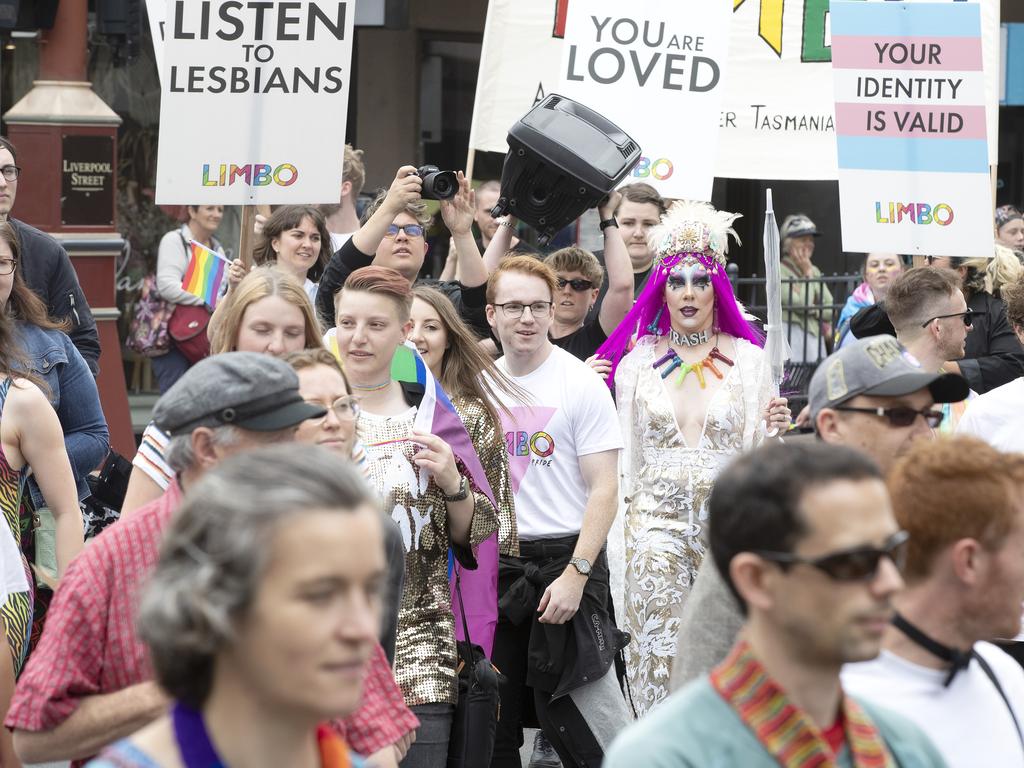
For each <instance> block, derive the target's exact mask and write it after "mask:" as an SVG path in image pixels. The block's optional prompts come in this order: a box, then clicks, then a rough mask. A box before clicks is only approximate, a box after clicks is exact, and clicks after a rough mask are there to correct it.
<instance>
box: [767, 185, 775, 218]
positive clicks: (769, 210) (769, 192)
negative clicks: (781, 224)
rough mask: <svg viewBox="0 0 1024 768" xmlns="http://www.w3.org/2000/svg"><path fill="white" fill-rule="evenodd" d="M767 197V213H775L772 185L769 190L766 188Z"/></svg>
mask: <svg viewBox="0 0 1024 768" xmlns="http://www.w3.org/2000/svg"><path fill="white" fill-rule="evenodd" d="M765 197H766V202H765V205H766V213H775V211H774V210H773V209H772V190H771V187H769V188H768V189H767V190H765Z"/></svg>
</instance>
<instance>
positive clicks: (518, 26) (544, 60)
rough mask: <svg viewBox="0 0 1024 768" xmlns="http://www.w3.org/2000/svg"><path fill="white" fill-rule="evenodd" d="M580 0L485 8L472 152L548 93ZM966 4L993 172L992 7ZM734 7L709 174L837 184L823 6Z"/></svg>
mask: <svg viewBox="0 0 1024 768" xmlns="http://www.w3.org/2000/svg"><path fill="white" fill-rule="evenodd" d="M878 1H881V0H878ZM589 2H590V0H490V2H489V3H488V7H487V23H486V26H485V28H484V41H483V51H482V53H481V57H480V74H479V79H478V81H477V96H476V104H475V107H474V110H473V123H472V128H471V130H470V147H471V148H473V149H479V150H484V151H489V152H502V153H504V152H506V151H507V150H508V144H507V143H506V141H505V138H506V136H507V135H508V129H509V128H510V127H511V126H512V124H513V123H515V122H516V121H517V120H518V119H519V118H520V117H522V116H523V115H524V114H526V112H527V111H529V109H530V108H531V107H532V106H533V105H534V104H535V103H536V102H537V101H538V100H540V99H541V98H542V97H543V96H544V95H545V94H547V93H551V92H553V91H555V90H556V89H557V85H558V80H559V75H558V72H559V64H560V62H561V60H562V53H561V45H562V37H563V36H564V34H565V24H566V18H567V16H568V15H569V13H568V11H569V10H570V9H571V8H572V7H573V6H574V4H576V3H581V4H582V5H583V6H584V7H588V5H587V4H588V3H589ZM971 2H978V3H980V5H981V13H982V45H983V55H984V61H985V94H986V98H985V106H986V110H987V115H988V120H987V123H988V140H989V144H988V146H989V163H990V164H994V163H995V162H996V157H997V156H998V155H997V137H998V110H999V101H998V88H999V0H971ZM733 4H734V12H733V16H732V25H731V28H730V48H729V51H730V56H729V64H728V68H729V78H728V82H726V84H725V96H724V100H723V104H722V109H721V114H720V116H719V127H720V135H719V142H718V157H717V160H716V164H715V175H716V176H719V177H722V178H753V179H834V178H836V145H835V126H834V120H835V118H834V115H833V112H832V103H833V85H832V71H831V68H830V66H829V62H830V61H831V47H830V46H831V37H830V21H829V14H828V0H789V2H785V3H783V2H782V0H761V2H760V3H758V2H756V0H738V2H737V0H734V3H733ZM670 5H675V4H670ZM630 8H632V6H630ZM635 109H636V111H637V113H638V114H641V115H644V116H645V117H646V118H648V119H650V120H652V121H658V120H664V119H665V117H664V115H662V114H661V113H660V112H659V110H658V109H657V106H656V105H652V104H646V103H645V104H636V105H635ZM623 128H626V126H623ZM685 149H686V150H687V151H692V148H689V147H687V148H685Z"/></svg>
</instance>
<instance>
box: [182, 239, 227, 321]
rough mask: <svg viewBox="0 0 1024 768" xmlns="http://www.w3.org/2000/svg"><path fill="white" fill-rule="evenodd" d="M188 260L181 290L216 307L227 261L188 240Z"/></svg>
mask: <svg viewBox="0 0 1024 768" xmlns="http://www.w3.org/2000/svg"><path fill="white" fill-rule="evenodd" d="M189 250H190V258H189V261H188V269H186V270H185V277H184V278H183V279H182V281H181V287H182V290H185V291H188V292H189V293H191V294H192V295H193V296H198V297H199V298H200V299H202V300H203V301H204V302H206V303H207V304H208V305H209V306H211V307H216V306H217V299H219V298H220V286H221V283H222V282H224V273H225V272H226V271H227V268H228V264H229V263H230V262H229V261H228V260H227V259H225V258H224V257H223V256H221V255H220V254H219V253H217V252H216V251H211V250H210V249H209V248H207V247H206V246H205V245H201V244H200V243H197V242H196V241H195V240H189Z"/></svg>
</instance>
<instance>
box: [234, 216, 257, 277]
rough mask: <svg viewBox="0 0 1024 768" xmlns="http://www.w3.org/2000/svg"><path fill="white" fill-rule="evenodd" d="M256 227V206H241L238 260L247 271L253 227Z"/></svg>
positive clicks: (249, 263) (250, 256)
mask: <svg viewBox="0 0 1024 768" xmlns="http://www.w3.org/2000/svg"><path fill="white" fill-rule="evenodd" d="M255 225H256V206H255V205H243V206H242V225H241V228H240V230H239V233H238V258H240V259H241V260H242V266H243V267H245V269H246V271H248V269H249V267H250V266H251V265H252V243H253V235H254V234H255V233H254V232H253V227H254V226H255Z"/></svg>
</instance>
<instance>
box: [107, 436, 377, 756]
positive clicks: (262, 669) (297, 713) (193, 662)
mask: <svg viewBox="0 0 1024 768" xmlns="http://www.w3.org/2000/svg"><path fill="white" fill-rule="evenodd" d="M384 567H385V564H384V550H383V539H382V534H381V525H380V510H379V509H377V508H376V506H375V501H374V495H373V493H372V491H371V490H370V489H369V487H368V486H367V485H366V482H365V481H364V480H363V479H362V478H361V477H360V476H359V472H358V471H357V470H356V469H354V468H353V467H351V466H347V465H344V464H341V463H339V462H338V460H337V458H336V457H335V456H333V455H332V454H331V453H330V452H329V451H327V450H326V449H324V448H320V447H317V446H302V445H289V446H275V447H270V448H265V449H260V450H256V451H252V452H249V453H245V454H242V455H239V456H236V457H234V458H231V459H228V460H226V461H225V462H224V463H222V464H220V465H219V466H217V467H216V468H215V469H212V470H210V471H209V472H208V473H207V474H205V475H204V476H203V477H202V479H201V480H200V481H199V482H197V483H196V484H195V486H194V487H193V488H191V489H189V493H188V496H187V497H186V501H185V503H184V505H183V506H182V508H181V510H180V511H179V513H178V515H177V516H176V518H175V519H174V522H173V523H172V524H171V527H170V530H169V531H168V533H167V536H166V538H165V541H164V546H163V549H162V552H161V558H160V563H159V565H158V566H157V569H156V571H155V572H154V574H153V577H152V581H151V582H150V585H149V587H148V589H147V590H146V592H145V594H144V596H143V598H142V603H141V606H140V610H139V633H140V635H141V636H142V638H143V639H144V640H145V641H146V643H147V644H148V646H149V648H150V652H151V656H152V661H153V668H154V671H155V673H156V678H157V680H158V682H159V683H160V685H161V686H162V687H163V688H164V689H165V690H166V691H167V692H168V694H169V695H170V696H171V697H172V698H173V699H174V700H175V704H174V706H173V707H172V709H171V712H170V713H169V714H168V715H166V716H164V717H162V718H161V719H159V720H157V721H155V722H154V723H152V724H150V725H148V726H146V727H145V728H144V729H142V730H141V731H139V732H138V733H136V734H135V735H133V736H132V737H130V738H129V739H127V740H125V741H122V742H120V743H118V744H116V745H114V746H113V747H112V748H111V749H110V750H108V751H107V752H106V753H105V754H104V755H101V756H100V757H99V758H97V759H96V760H95V761H93V762H92V763H90V766H93V768H115V767H116V768H171V766H174V767H177V766H184V768H200V767H201V768H207V766H214V765H223V766H246V768H260V767H261V766H267V767H268V768H269V767H270V766H274V767H276V766H289V768H293V767H294V768H341V767H342V766H352V767H353V768H357V767H359V766H363V765H364V763H363V761H362V760H361V759H359V758H358V757H356V756H354V755H351V754H350V753H349V751H348V748H347V747H346V746H345V743H344V742H343V741H342V740H341V739H340V738H339V737H338V735H337V734H336V732H335V731H334V730H332V729H331V728H330V727H329V726H327V725H324V724H325V723H326V722H328V721H330V720H332V719H335V718H341V717H344V716H346V715H348V714H350V713H351V712H353V711H354V710H355V709H356V708H357V707H358V706H359V701H360V697H361V694H362V687H363V676H364V672H365V669H366V666H367V662H368V660H369V659H370V656H371V653H372V651H373V649H374V647H375V640H376V636H377V631H378V624H379V622H380V604H381V599H380V591H381V586H380V585H381V581H382V579H383V573H384ZM214 744H216V747H214Z"/></svg>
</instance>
